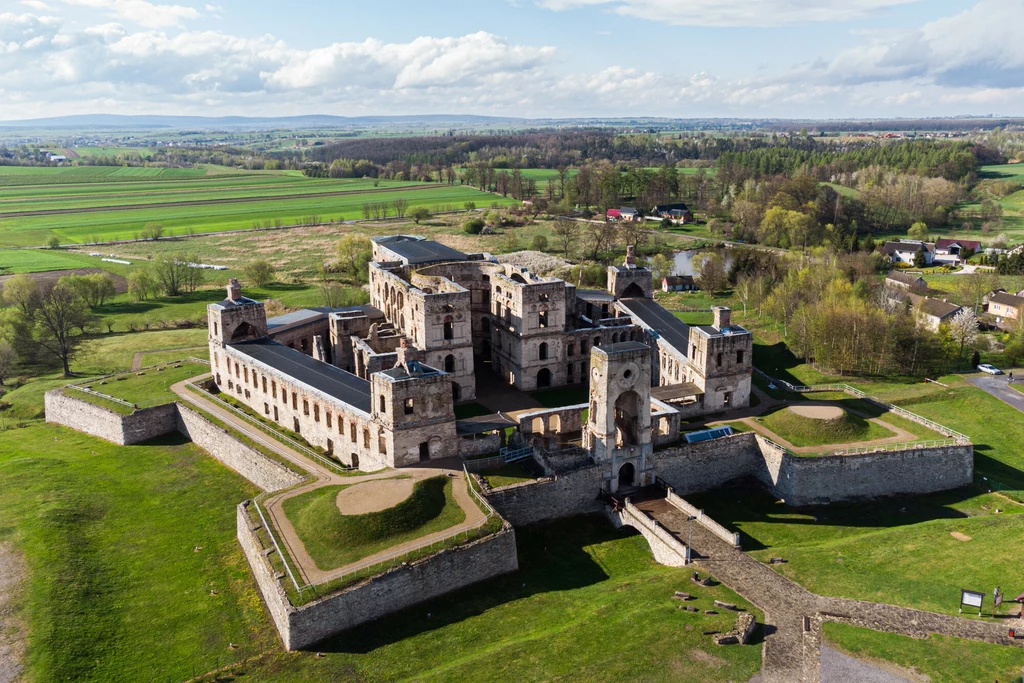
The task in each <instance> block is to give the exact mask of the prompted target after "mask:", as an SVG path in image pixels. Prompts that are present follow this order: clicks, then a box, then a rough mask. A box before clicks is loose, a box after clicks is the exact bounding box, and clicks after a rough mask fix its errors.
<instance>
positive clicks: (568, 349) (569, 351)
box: [565, 344, 576, 356]
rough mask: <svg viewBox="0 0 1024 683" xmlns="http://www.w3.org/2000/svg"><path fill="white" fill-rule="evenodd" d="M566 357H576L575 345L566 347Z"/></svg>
mask: <svg viewBox="0 0 1024 683" xmlns="http://www.w3.org/2000/svg"><path fill="white" fill-rule="evenodd" d="M565 355H567V356H575V355H576V345H575V344H569V346H568V347H566V350H565Z"/></svg>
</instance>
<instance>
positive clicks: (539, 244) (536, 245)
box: [530, 235, 548, 251]
mask: <svg viewBox="0 0 1024 683" xmlns="http://www.w3.org/2000/svg"><path fill="white" fill-rule="evenodd" d="M530 246H531V247H533V250H534V251H547V250H548V238H547V237H545V236H544V235H534V236H533V241H532V242H531V243H530Z"/></svg>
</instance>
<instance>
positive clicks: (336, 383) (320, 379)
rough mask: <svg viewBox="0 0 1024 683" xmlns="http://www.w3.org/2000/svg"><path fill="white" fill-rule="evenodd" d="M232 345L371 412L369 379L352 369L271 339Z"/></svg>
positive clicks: (276, 368) (262, 361) (272, 366)
mask: <svg viewBox="0 0 1024 683" xmlns="http://www.w3.org/2000/svg"><path fill="white" fill-rule="evenodd" d="M229 346H230V347H231V348H233V349H235V350H236V351H238V352H239V353H241V354H243V355H246V356H249V357H250V358H252V359H253V360H256V361H259V362H260V363H263V364H264V365H267V366H269V367H271V368H274V369H275V370H277V371H279V372H281V373H282V374H284V375H286V376H288V377H292V378H294V379H295V380H297V381H299V382H302V383H303V384H305V385H307V386H310V387H313V388H314V389H317V390H318V391H321V392H323V393H325V394H327V395H328V396H331V397H332V398H336V399H338V400H339V401H341V402H342V403H345V404H347V405H350V406H352V407H353V408H357V409H358V410H361V411H363V412H364V413H369V412H370V383H369V382H367V381H366V380H365V379H362V378H361V377H357V376H355V375H353V374H352V373H351V372H345V371H344V370H342V369H341V368H339V367H335V366H333V365H331V364H330V363H324V362H322V361H318V360H316V359H315V358H313V357H312V356H307V355H306V354H304V353H302V352H301V351H298V350H296V349H292V348H289V347H287V346H285V345H284V344H279V343H278V342H275V341H271V340H269V339H256V340H253V341H245V342H239V343H237V344H229Z"/></svg>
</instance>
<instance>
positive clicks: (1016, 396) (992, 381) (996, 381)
mask: <svg viewBox="0 0 1024 683" xmlns="http://www.w3.org/2000/svg"><path fill="white" fill-rule="evenodd" d="M964 379H966V380H967V381H968V382H970V383H971V384H973V385H974V386H976V387H978V388H979V389H981V390H983V391H986V392H988V393H990V394H992V395H993V396H995V397H996V398H998V399H999V400H1001V401H1002V402H1003V403H1008V404H1009V405H1011V406H1013V407H1014V408H1016V409H1017V410H1019V411H1021V412H1022V413H1024V394H1022V393H1021V392H1019V391H1017V390H1016V389H1012V388H1011V387H1010V386H1009V385H1008V384H1007V381H1006V375H979V376H977V377H965V378H964Z"/></svg>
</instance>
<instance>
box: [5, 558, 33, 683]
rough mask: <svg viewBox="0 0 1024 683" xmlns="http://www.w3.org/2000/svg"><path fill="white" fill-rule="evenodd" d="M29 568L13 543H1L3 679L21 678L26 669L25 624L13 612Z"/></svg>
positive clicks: (11, 680) (10, 682)
mask: <svg viewBox="0 0 1024 683" xmlns="http://www.w3.org/2000/svg"><path fill="white" fill-rule="evenodd" d="M27 572H28V569H27V568H26V566H25V561H24V559H22V557H21V555H20V554H19V553H18V552H17V551H16V550H15V549H14V546H13V545H12V544H10V543H0V683H12V682H13V681H16V680H18V678H19V677H20V676H21V672H22V669H23V666H22V658H23V657H24V654H25V628H24V625H23V624H22V623H21V622H20V621H19V620H18V619H17V618H15V616H14V602H15V595H17V592H18V589H19V587H20V586H21V583H22V581H23V580H24V579H25V576H26V574H27Z"/></svg>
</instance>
